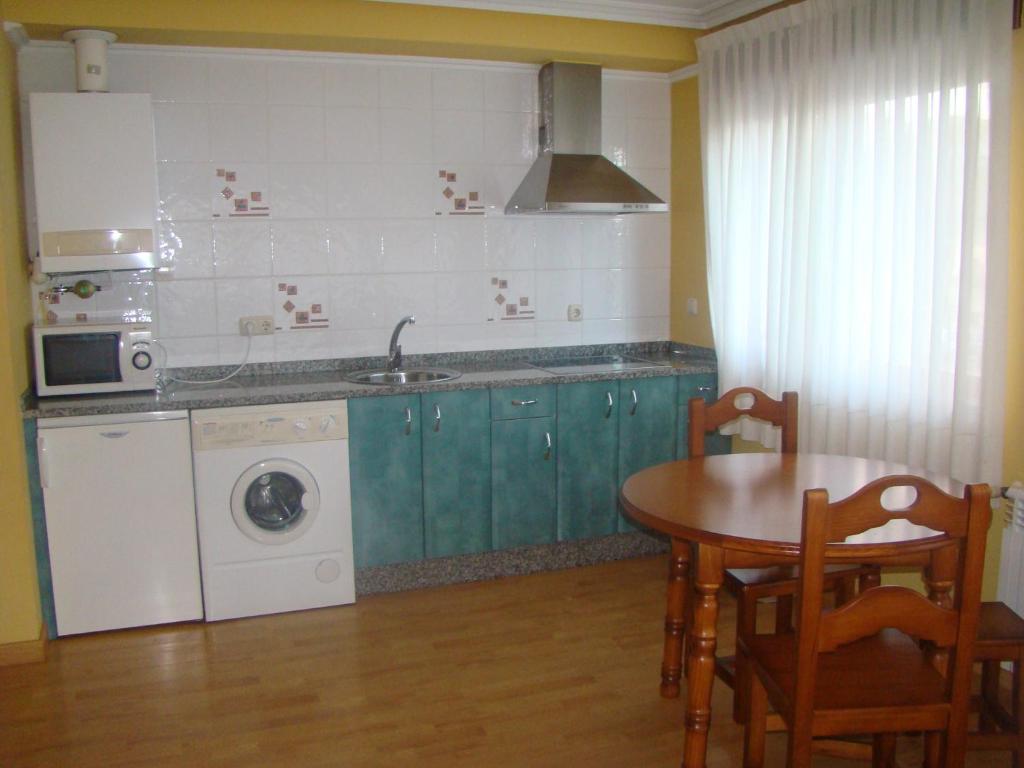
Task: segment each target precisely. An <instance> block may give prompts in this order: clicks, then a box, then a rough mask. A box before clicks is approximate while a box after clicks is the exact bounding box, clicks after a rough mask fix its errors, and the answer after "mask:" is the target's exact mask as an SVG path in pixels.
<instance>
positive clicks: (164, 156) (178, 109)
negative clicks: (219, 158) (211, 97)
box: [153, 102, 210, 161]
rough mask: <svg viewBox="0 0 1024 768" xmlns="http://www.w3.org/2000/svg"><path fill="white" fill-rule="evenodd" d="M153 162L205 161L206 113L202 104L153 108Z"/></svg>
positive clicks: (207, 154)
mask: <svg viewBox="0 0 1024 768" xmlns="http://www.w3.org/2000/svg"><path fill="white" fill-rule="evenodd" d="M153 121H154V123H155V127H156V158H157V160H196V161H201V160H209V159H210V110H209V107H207V105H206V104H192V103H188V102H180V103H179V102H162V103H157V104H154V105H153Z"/></svg>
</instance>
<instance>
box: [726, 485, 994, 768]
mask: <svg viewBox="0 0 1024 768" xmlns="http://www.w3.org/2000/svg"><path fill="white" fill-rule="evenodd" d="M905 486H909V487H910V488H912V489H913V491H914V492H916V495H915V498H914V500H913V501H912V502H911V503H910V504H909V505H908V506H907V507H905V508H904V509H898V510H891V509H890V508H888V507H887V506H886V505H885V504H884V503H883V500H882V494H883V493H884V492H885V491H886V490H887V489H889V488H895V487H905ZM893 517H896V518H906V519H907V520H908V521H909V522H911V523H914V524H917V525H922V526H925V527H927V528H930V529H932V530H934V531H937V532H940V533H944V534H945V535H946V536H947V537H948V538H949V539H950V541H951V544H953V545H955V546H957V547H958V552H959V558H958V563H957V569H956V570H957V572H956V574H955V578H954V580H953V590H954V598H953V603H952V607H951V608H944V607H940V606H939V605H938V604H936V603H933V602H930V601H929V600H928V599H927V598H925V597H924V596H923V595H921V594H919V593H917V592H915V591H914V590H911V589H908V588H906V587H893V586H886V587H871V588H869V589H866V590H865V591H864V592H862V593H861V594H860V595H858V596H857V597H856V598H854V599H853V600H851V601H850V602H849V603H847V604H846V605H844V606H842V607H840V608H837V609H835V610H831V611H824V612H823V611H822V592H823V586H824V574H825V548H826V545H827V544H828V543H829V542H837V541H843V540H845V539H846V538H847V537H848V536H851V535H854V534H857V533H860V532H862V531H865V530H869V529H871V528H875V527H878V526H880V525H882V524H884V523H885V522H886V521H888V520H890V519H891V518H893ZM990 517H991V511H990V509H989V489H988V486H987V485H970V486H967V487H966V489H965V490H964V494H963V497H962V498H956V497H953V496H949V495H947V494H946V493H943V492H942V491H940V490H939V489H938V488H936V487H935V486H934V485H932V484H931V483H929V482H928V481H927V480H924V479H922V478H919V477H913V476H909V475H901V476H893V477H885V478H882V479H880V480H876V481H874V482H872V483H869V484H868V485H866V486H864V488H862V489H861V490H859V491H858V492H857V493H855V494H853V495H852V496H850V497H849V498H847V499H843V500H841V501H837V502H835V503H834V504H829V500H828V492H827V491H825V490H823V489H816V490H809V491H806V492H805V493H804V520H803V532H802V537H801V557H800V565H801V576H800V590H799V593H798V605H799V608H798V618H797V629H796V632H795V633H788V634H782V635H744V636H742V637H740V643H741V644H742V645H743V652H744V654H745V656H746V658H747V659H748V660H749V663H750V669H751V672H752V674H751V676H750V680H749V699H748V701H749V706H750V717H749V719H748V722H747V728H746V733H745V739H744V766H745V768H756V767H758V766H761V765H762V764H763V761H764V739H765V724H766V719H767V710H768V704H769V702H770V703H771V704H772V705H773V706H774V707H775V709H776V711H777V712H778V713H779V714H780V715H781V717H782V719H783V721H784V722H785V723H786V726H787V728H788V731H789V734H788V738H789V748H788V751H787V766H789V768H804V767H805V766H809V765H810V760H811V741H812V739H813V738H815V737H822V736H826V737H827V736H835V735H839V734H851V733H862V734H875V745H876V754H875V765H885V764H886V762H887V760H888V759H889V756H890V755H891V749H892V745H893V743H894V741H895V734H896V733H899V732H904V731H924V732H926V734H925V755H926V765H927V766H929V768H935V767H936V766H940V765H941V766H944V768H953V767H954V766H962V765H963V764H964V753H965V747H966V740H967V716H968V706H969V700H970V683H971V660H972V653H973V650H974V638H975V633H976V631H977V625H978V614H979V609H980V594H981V575H982V567H983V565H984V559H985V536H986V533H987V531H988V523H989V519H990ZM921 641H924V642H925V645H923V646H922V645H921V644H920V643H921ZM929 644H930V645H929ZM943 659H944V660H945V661H944V663H943ZM943 666H944V667H945V669H946V670H947V674H945V675H943V674H942V673H940V672H939V668H942V667H943Z"/></svg>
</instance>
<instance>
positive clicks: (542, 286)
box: [536, 269, 586, 321]
mask: <svg viewBox="0 0 1024 768" xmlns="http://www.w3.org/2000/svg"><path fill="white" fill-rule="evenodd" d="M536 290H537V300H536V301H537V306H536V310H537V319H538V320H550V321H557V320H568V309H569V305H570V304H582V303H583V281H582V278H581V277H580V270H578V269H566V270H555V271H551V272H543V273H539V274H538V279H537V289H536ZM584 312H586V307H584Z"/></svg>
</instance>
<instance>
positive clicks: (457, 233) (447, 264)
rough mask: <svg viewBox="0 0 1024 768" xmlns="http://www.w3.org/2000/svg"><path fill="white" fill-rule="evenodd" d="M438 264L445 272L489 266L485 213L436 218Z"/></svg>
mask: <svg viewBox="0 0 1024 768" xmlns="http://www.w3.org/2000/svg"><path fill="white" fill-rule="evenodd" d="M434 243H435V248H436V252H437V266H438V269H440V270H441V271H443V272H458V271H464V270H465V271H472V270H483V269H486V265H487V262H486V257H485V254H484V219H483V217H482V216H473V217H470V216H462V217H455V216H449V217H447V218H443V219H442V218H437V219H435V221H434Z"/></svg>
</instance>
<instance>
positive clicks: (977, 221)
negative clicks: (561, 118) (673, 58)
mask: <svg viewBox="0 0 1024 768" xmlns="http://www.w3.org/2000/svg"><path fill="white" fill-rule="evenodd" d="M1009 42H1010V3H1009V0H809V2H806V3H803V4H801V5H796V6H791V7H788V8H785V9H783V10H780V11H776V12H774V13H771V14H768V15H766V16H763V17H761V18H759V19H756V20H754V21H752V22H749V23H746V24H742V25H738V26H735V27H732V28H728V29H726V30H724V31H721V32H718V33H715V34H712V35H709V36H707V37H704V38H701V39H699V40H698V41H697V45H698V50H699V54H700V93H701V125H702V132H703V156H704V196H705V206H706V227H707V252H708V282H709V290H710V304H711V306H710V309H711V319H712V327H713V329H714V334H715V346H716V349H717V352H718V364H719V386H720V388H721V390H722V391H725V390H727V389H729V388H730V387H733V386H738V385H741V384H746V385H752V386H756V387H760V388H762V389H764V390H765V391H767V392H769V393H771V394H773V395H775V396H778V395H779V394H780V393H781V392H783V391H785V390H789V389H792V390H796V391H798V392H799V393H800V435H799V439H800V448H801V450H803V451H812V452H821V453H845V454H852V455H859V456H867V457H871V458H884V459H888V460H891V461H899V462H903V463H906V464H909V465H911V466H912V467H917V468H924V469H928V470H931V471H936V472H941V473H943V474H951V475H952V476H954V477H957V478H960V479H963V480H965V481H968V480H970V481H973V480H988V481H991V482H998V481H999V480H1001V478H1000V471H1001V461H1002V434H1003V433H1002V414H1003V393H1004V386H1005V385H1004V381H1003V379H1004V366H1003V362H1002V359H1003V354H1004V352H1005V326H1006V296H1007V290H1006V274H1007V265H1006V261H1007V234H1006V233H1007V204H1008V201H1007V198H1008V194H1009V193H1008V176H1007V169H1006V166H1007V162H1008V147H1009V133H1008V131H1009V117H1008V115H1009V112H1008V110H1009V105H1008V102H1009ZM748 430H749V431H748ZM744 436H745V437H748V438H758V439H761V438H765V435H764V434H763V433H762V432H761V431H758V430H755V429H754V426H753V425H746V426H744ZM766 439H767V438H766Z"/></svg>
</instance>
